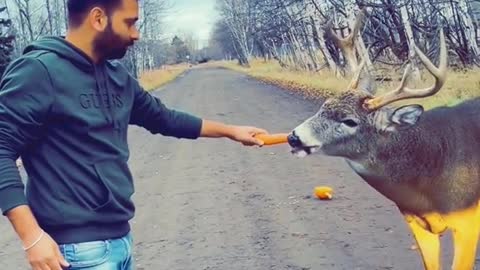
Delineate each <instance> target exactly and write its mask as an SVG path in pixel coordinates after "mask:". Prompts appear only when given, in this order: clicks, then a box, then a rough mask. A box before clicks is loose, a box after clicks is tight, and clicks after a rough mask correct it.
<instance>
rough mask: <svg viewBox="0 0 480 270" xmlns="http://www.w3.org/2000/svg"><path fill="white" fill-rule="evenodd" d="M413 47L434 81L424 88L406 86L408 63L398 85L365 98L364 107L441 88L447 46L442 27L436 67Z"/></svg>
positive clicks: (428, 93)
mask: <svg viewBox="0 0 480 270" xmlns="http://www.w3.org/2000/svg"><path fill="white" fill-rule="evenodd" d="M414 49H415V51H416V52H417V55H418V57H419V58H420V60H421V61H422V63H423V64H424V65H425V67H426V68H427V70H428V71H429V72H430V73H431V74H432V75H433V76H434V77H435V83H434V84H433V85H432V86H430V87H428V88H425V89H410V88H408V87H406V84H407V80H408V77H409V75H410V72H411V66H410V65H408V66H407V68H406V70H405V73H404V75H403V78H402V81H401V83H400V86H399V87H398V88H397V89H395V90H393V91H391V92H388V93H386V94H384V95H381V96H378V97H375V98H373V99H369V100H366V101H365V107H366V109H369V110H376V109H378V108H381V107H383V106H385V105H387V104H390V103H392V102H394V101H398V100H403V99H410V98H422V97H428V96H432V95H435V94H436V93H437V92H438V91H439V90H440V89H441V88H442V86H443V84H444V83H445V81H446V78H447V46H446V44H445V36H444V34H443V29H441V30H440V65H439V67H438V68H437V67H435V65H434V64H432V62H431V61H430V60H429V59H428V58H427V56H425V54H423V52H422V51H421V50H420V49H418V48H417V46H415V45H414Z"/></svg>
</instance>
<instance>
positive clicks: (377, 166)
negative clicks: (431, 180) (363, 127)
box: [349, 128, 451, 182]
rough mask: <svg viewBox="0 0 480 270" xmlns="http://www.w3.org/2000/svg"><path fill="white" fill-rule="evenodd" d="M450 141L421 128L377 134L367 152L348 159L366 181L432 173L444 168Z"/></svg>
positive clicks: (389, 180) (398, 180) (413, 176)
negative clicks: (362, 155)
mask: <svg viewBox="0 0 480 270" xmlns="http://www.w3.org/2000/svg"><path fill="white" fill-rule="evenodd" d="M450 147H451V145H449V144H448V141H447V140H446V139H445V138H443V137H442V135H441V134H429V132H428V131H425V130H421V129H420V128H412V129H410V130H406V131H402V132H398V133H395V134H389V135H386V136H385V135H379V137H378V139H377V141H376V144H375V145H374V146H372V147H371V149H368V155H366V156H364V157H362V158H361V159H356V160H349V164H350V166H351V167H352V169H353V170H355V171H356V172H357V173H358V174H359V175H361V176H362V177H364V178H365V180H367V181H380V180H378V179H381V181H387V182H405V181H411V180H413V179H416V178H418V177H422V176H425V177H435V175H434V174H435V172H441V171H443V170H442V168H443V166H444V165H445V162H446V159H448V158H449V157H448V156H446V155H445V153H448V152H449V151H448V149H449V148H450Z"/></svg>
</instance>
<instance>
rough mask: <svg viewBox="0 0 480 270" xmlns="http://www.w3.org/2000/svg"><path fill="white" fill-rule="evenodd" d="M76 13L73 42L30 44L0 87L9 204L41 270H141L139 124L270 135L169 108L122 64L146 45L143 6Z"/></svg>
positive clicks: (108, 5) (76, 6) (83, 1)
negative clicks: (134, 149)
mask: <svg viewBox="0 0 480 270" xmlns="http://www.w3.org/2000/svg"><path fill="white" fill-rule="evenodd" d="M68 11H69V18H68V19H69V30H68V33H67V35H66V37H65V38H63V37H46V38H42V39H40V40H38V41H36V42H33V43H32V44H30V45H29V46H27V47H26V48H25V50H24V54H23V55H22V56H21V57H20V58H19V59H16V60H15V61H13V62H12V63H11V64H10V65H9V67H8V68H7V70H6V72H5V75H4V78H3V79H2V81H1V83H0V89H1V90H0V209H1V210H2V213H3V214H4V215H6V216H7V217H8V218H9V220H10V222H11V223H12V225H13V227H14V229H15V231H16V232H17V234H18V236H19V238H20V240H21V242H22V244H23V246H24V250H25V252H26V256H27V258H28V261H29V263H30V265H31V266H32V268H33V269H37V270H58V269H63V268H67V267H70V269H99V270H100V269H105V270H109V269H133V262H132V257H131V254H132V252H131V244H132V243H131V236H130V226H129V220H130V219H131V218H133V216H134V210H135V207H134V205H133V202H132V201H131V195H132V194H133V192H134V188H133V180H132V176H131V174H130V171H129V168H128V165H127V160H128V157H129V150H128V145H127V128H128V126H129V125H138V126H141V127H144V128H146V129H147V130H149V131H150V132H151V133H153V134H162V135H164V136H173V137H177V138H185V139H197V138H199V137H213V138H220V137H226V138H229V139H232V140H234V141H237V142H241V143H243V144H245V145H261V144H262V142H261V141H259V140H257V139H255V138H254V135H255V134H257V133H265V132H266V131H264V130H262V129H258V128H254V127H245V126H233V125H226V124H222V123H219V122H214V121H209V120H205V119H201V118H199V117H197V116H193V115H191V114H188V113H185V112H181V111H175V110H172V109H169V108H167V107H166V106H165V105H164V104H163V103H162V102H161V101H160V100H159V99H158V98H156V97H154V96H152V95H150V94H149V93H148V92H146V91H144V90H143V89H142V87H141V86H140V85H139V83H138V82H137V81H136V80H135V79H134V78H133V77H132V76H131V75H130V74H129V73H128V72H127V71H126V70H125V68H124V67H123V66H122V65H120V64H119V63H118V62H115V61H113V59H118V58H121V57H123V56H124V55H125V53H126V51H127V48H128V47H129V46H131V45H133V43H134V41H136V40H137V39H138V38H139V33H138V30H137V29H136V27H135V22H136V21H137V20H138V12H139V6H138V2H137V0H69V1H68ZM19 156H21V157H22V160H23V164H24V167H25V170H26V172H27V174H28V181H27V185H26V194H25V192H24V191H25V187H24V185H23V183H22V181H21V178H20V175H19V172H18V169H17V167H16V166H15V160H16V159H17V158H18V157H19ZM126 251H127V252H126Z"/></svg>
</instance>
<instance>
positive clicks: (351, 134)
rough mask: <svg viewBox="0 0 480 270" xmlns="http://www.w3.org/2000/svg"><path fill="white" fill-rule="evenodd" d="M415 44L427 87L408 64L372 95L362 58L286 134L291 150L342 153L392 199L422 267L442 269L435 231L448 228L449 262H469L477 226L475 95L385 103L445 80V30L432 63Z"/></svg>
mask: <svg viewBox="0 0 480 270" xmlns="http://www.w3.org/2000/svg"><path fill="white" fill-rule="evenodd" d="M351 47H352V46H351ZM415 51H416V53H417V55H418V57H419V59H420V60H421V62H422V63H423V64H424V66H425V67H426V69H427V70H428V71H429V72H430V73H431V74H432V75H433V77H434V78H435V83H434V84H433V85H432V86H431V87H428V88H425V89H411V88H408V87H407V83H408V75H409V72H410V70H409V69H408V68H407V69H406V71H405V73H404V76H403V79H402V80H401V83H400V86H399V87H398V88H396V89H394V90H393V91H391V92H387V93H386V94H384V95H375V93H374V90H373V89H374V88H373V87H370V85H369V83H368V82H369V81H371V80H367V83H363V86H362V81H363V80H365V78H362V79H360V78H361V76H360V74H361V72H362V68H363V64H361V65H360V66H359V68H357V70H356V75H355V76H353V80H352V82H351V83H350V86H349V87H348V89H347V91H345V92H344V93H343V94H341V95H339V96H337V97H333V98H331V99H328V100H326V101H325V102H324V103H323V105H322V106H321V108H320V110H319V111H318V112H317V113H316V114H315V115H314V116H312V117H311V118H309V119H307V120H306V121H304V122H303V123H302V124H300V125H299V126H298V127H296V128H295V129H294V130H293V131H292V132H291V133H290V135H289V137H288V141H289V144H290V146H291V147H292V153H294V154H297V155H299V156H302V157H303V156H307V155H309V154H312V153H314V152H321V153H323V154H325V155H328V156H337V157H343V158H344V159H345V160H346V162H347V163H348V164H349V165H350V167H351V168H352V169H353V170H354V171H355V172H356V173H357V174H358V175H359V176H360V177H361V178H362V179H363V180H365V181H366V182H367V183H368V184H369V185H370V186H372V187H373V188H374V189H375V190H377V191H378V192H380V193H381V194H383V195H384V196H385V197H387V198H388V199H390V200H391V201H393V202H394V203H395V204H396V205H397V207H398V209H399V210H400V212H401V214H403V216H404V217H405V220H406V223H407V224H408V226H409V228H410V229H411V231H412V233H413V236H414V238H415V240H416V243H417V246H418V249H419V251H420V254H421V257H422V259H423V264H424V267H425V269H427V270H437V269H441V263H440V253H441V252H440V249H441V247H440V240H439V236H440V235H441V234H443V233H444V232H446V231H447V230H451V231H452V234H453V242H454V259H453V264H452V269H454V270H469V269H473V267H474V263H475V256H476V249H477V241H478V237H479V233H480V207H479V205H480V202H479V200H480V99H479V98H476V99H472V100H469V101H465V102H463V103H461V104H459V105H457V106H454V107H439V108H435V109H431V110H428V111H425V110H424V109H423V107H422V106H421V105H417V104H413V105H406V106H397V107H393V106H391V105H390V104H391V103H393V102H395V101H399V100H405V99H411V98H423V97H428V96H432V95H434V94H435V93H437V92H438V91H439V90H440V89H441V88H442V86H443V84H444V83H445V80H446V74H447V48H446V44H445V37H444V34H443V30H441V31H440V61H439V62H440V63H439V67H438V68H437V67H436V66H435V65H434V64H433V63H432V62H431V61H430V60H429V59H428V58H427V57H426V56H425V55H424V54H423V53H422V52H421V51H420V50H419V49H418V48H417V47H415ZM349 55H351V54H349ZM366 77H367V78H368V76H366ZM367 90H369V91H370V92H369V91H367Z"/></svg>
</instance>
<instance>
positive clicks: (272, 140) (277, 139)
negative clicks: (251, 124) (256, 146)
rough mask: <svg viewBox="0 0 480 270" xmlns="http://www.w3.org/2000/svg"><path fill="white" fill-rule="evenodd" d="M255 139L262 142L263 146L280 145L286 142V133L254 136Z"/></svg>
mask: <svg viewBox="0 0 480 270" xmlns="http://www.w3.org/2000/svg"><path fill="white" fill-rule="evenodd" d="M255 138H257V139H259V140H261V141H263V143H264V145H274V144H282V143H287V142H288V133H276V134H264V133H261V134H256V135H255Z"/></svg>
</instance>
